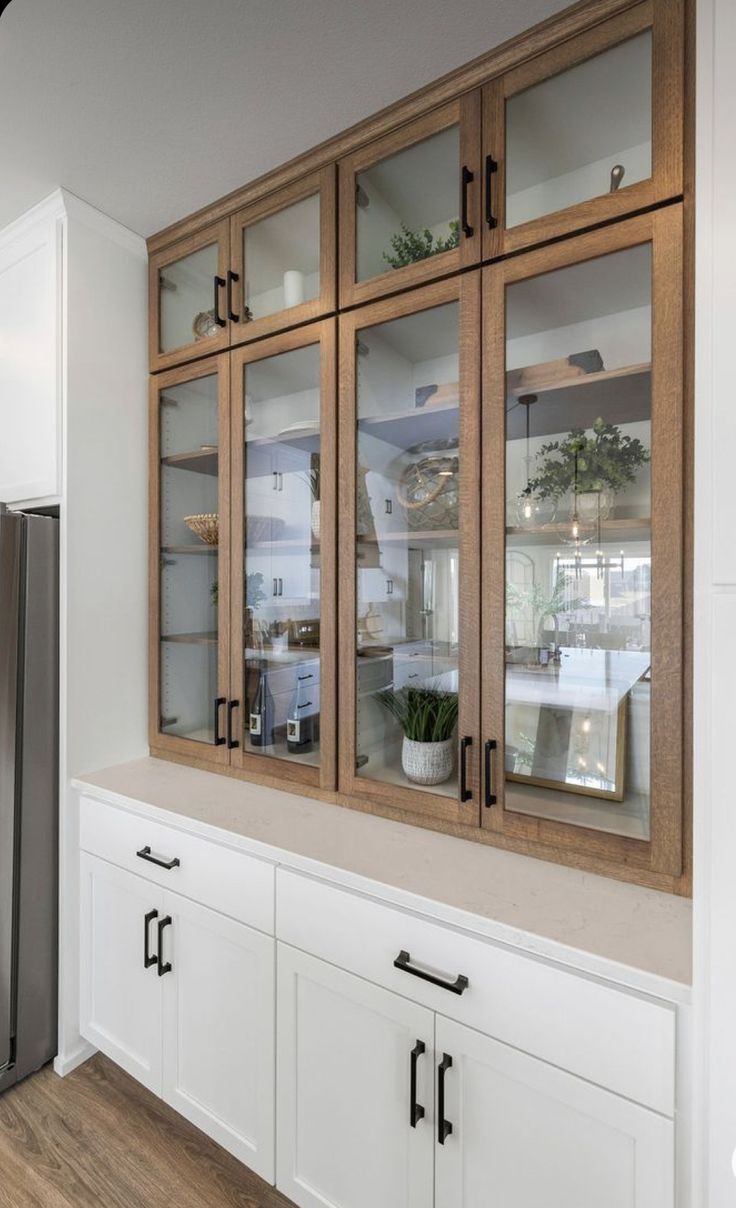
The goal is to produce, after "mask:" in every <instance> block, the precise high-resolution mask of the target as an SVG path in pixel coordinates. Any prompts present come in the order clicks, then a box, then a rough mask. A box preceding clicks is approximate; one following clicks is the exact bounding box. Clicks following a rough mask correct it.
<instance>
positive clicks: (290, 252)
mask: <svg viewBox="0 0 736 1208" xmlns="http://www.w3.org/2000/svg"><path fill="white" fill-rule="evenodd" d="M319 204H320V203H319V194H318V193H315V194H314V196H312V197H305V198H303V200H302V201H297V202H296V203H295V204H294V205H291V206H287V207H286V209H283V210H279V211H278V212H277V213H275V214H269V215H268V217H266V218H261V219H260V220H259V221H258V222H254V223H252V224H251V225H250V226H247V227H245V229H244V231H243V264H244V265H245V290H244V297H245V313H244V315H243V316H242V317H243V318H245V319H246V320H249V319H261V318H263V317H264V316H265V315H272V314H275V313H276V312H277V311H280V310H286V309H288V308H289V307H292V306H299V305H300V304H301V303H302V302H309V301H311V300H312V299H313V298H318V297H319V291H320V277H319V261H320V219H319Z"/></svg>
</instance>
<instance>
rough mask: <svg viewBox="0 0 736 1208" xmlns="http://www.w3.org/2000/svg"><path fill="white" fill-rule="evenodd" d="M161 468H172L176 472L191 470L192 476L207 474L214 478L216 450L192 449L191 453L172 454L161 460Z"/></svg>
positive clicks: (216, 467) (216, 463)
mask: <svg viewBox="0 0 736 1208" xmlns="http://www.w3.org/2000/svg"><path fill="white" fill-rule="evenodd" d="M161 465H162V466H173V467H174V468H175V469H178V470H191V471H192V472H193V473H194V474H207V475H209V477H210V478H216V477H217V473H218V451H217V449H193V450H192V452H191V453H172V454H171V455H170V456H169V457H162V458H161Z"/></svg>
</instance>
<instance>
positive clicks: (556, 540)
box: [506, 516, 652, 552]
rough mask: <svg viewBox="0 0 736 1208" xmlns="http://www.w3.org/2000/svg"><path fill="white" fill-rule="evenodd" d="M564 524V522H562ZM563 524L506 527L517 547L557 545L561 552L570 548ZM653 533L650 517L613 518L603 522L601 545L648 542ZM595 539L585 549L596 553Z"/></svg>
mask: <svg viewBox="0 0 736 1208" xmlns="http://www.w3.org/2000/svg"><path fill="white" fill-rule="evenodd" d="M562 523H564V521H563V522H562ZM560 528H561V523H560V522H557V523H554V524H540V525H538V526H537V527H536V528H521V527H517V526H513V525H512V526H508V525H507V527H506V536H507V538H508V539H509V541H510V542H511V543H512V544H513V545H516V546H519V545H556V546H558V547H559V549H560V552H562V550H563V549H565V548H569V547H566V546H565V543H564V541H563V540H562V538H561V536H560ZM651 531H652V521H651V518H650V517H649V516H632V517H612V518H610V519H608V520H601V544H604V543H610V542H612V541H613V542H616V541H646V540H648V539H649V537H650V535H651ZM595 547H596V541H595V539H593V540H591V541H589V542H588V543H587V544H586V545H585V546H583V549H587V550H591V551H594V550H595Z"/></svg>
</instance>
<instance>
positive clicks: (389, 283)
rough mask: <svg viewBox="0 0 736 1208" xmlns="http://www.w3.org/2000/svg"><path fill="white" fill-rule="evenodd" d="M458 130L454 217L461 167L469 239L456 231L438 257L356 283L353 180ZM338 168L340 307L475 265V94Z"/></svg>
mask: <svg viewBox="0 0 736 1208" xmlns="http://www.w3.org/2000/svg"><path fill="white" fill-rule="evenodd" d="M455 125H457V126H459V129H460V161H459V163H458V165H457V172H458V181H457V187H458V214H459V213H460V189H461V181H460V172H461V168H462V166H463V165H464V166H465V167H467V168H468V169H469V171H470V172H471V173H472V180H471V181H470V182H469V184H468V187H467V188H468V192H467V197H468V222H469V224H470V227H471V228H472V235H469V236H466V235H464V234H463V232H462V231H461V232H460V243H459V245H458V247H457V248H453V250H452V251H449V252H440V253H439V255H436V256H429V257H428V258H427V259H426V260H419V261H417V262H416V263H415V264H409V265H406V266H405V267H404V268H399V269H388V270H387V271H386V272H384V273H381V274H380V275H379V276H377V277H371V278H369V279H368V280H366V281H357V280H356V270H357V246H356V238H357V236H356V221H355V188H356V178H357V177H358V176H359V174H360V173H361V172H364V171H365V170H366V168H368V167H370V166H371V165H372V164H375V163H378V162H379V161H380V160H383V159H386V158H388V157H389V156H391V155H395V154H397V153H398V152H400V151H403V150H405V149H406V148H408V147H411V146H413V145H414V144H415V143H419V142H422V141H423V140H424V139H426V138H430V137H431V136H432V135H433V134H439V133H440V131H442V130H446V129H447V128H448V127H450V126H455ZM338 169H339V180H340V183H339V197H340V202H339V205H340V255H339V272H340V306H341V307H346V306H354V305H355V304H356V303H361V302H367V301H369V300H370V299H372V298H378V297H380V296H382V295H384V294H388V293H395V292H396V291H397V290H402V289H411V288H413V287H414V286H416V285H421V284H423V283H424V282H426V281H431V280H432V279H434V278H436V277H442V276H444V275H445V274H447V273H454V272H456V271H457V270H458V269H459V268H465V267H467V266H468V265H471V264H475V263H478V261H479V260H480V252H481V228H480V203H481V179H480V95H479V93H477V92H472V93H468V94H467V95H465V96H461V97H458V98H457V100H454V101H452V102H451V103H450V104H449V105H444V106H443V107H442V108H441V109H436V110H434V111H433V112H432V113H428V114H425V116H424V117H422V118H419V119H418V120H417V121H415V122H411V123H410V124H408V125H406V126H401V127H400V128H399V129H398V130H393V131H392V132H391V133H389V134H386V135H384V136H383V138H379V139H377V140H376V141H375V142H372V143H368V144H367V145H366V146H364V147H361V148H360V149H359V150H357V151H354V152H353V153H352V154H351V155H348V156H346V158H345V159H343V160H342V161H341V162H340V164H339V165H338Z"/></svg>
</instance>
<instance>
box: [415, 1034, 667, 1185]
mask: <svg viewBox="0 0 736 1208" xmlns="http://www.w3.org/2000/svg"><path fill="white" fill-rule="evenodd" d="M447 1058H450V1059H451V1062H452V1064H451V1065H447ZM443 1059H444V1060H445V1064H446V1065H447V1068H446V1069H445V1072H444V1105H443V1106H444V1119H445V1120H446V1121H447V1122H448V1124H449V1125H451V1128H452V1131H451V1132H449V1135H447V1136H446V1137H445V1139H444V1143H443V1144H440V1143H439V1139H438V1140H437V1144H436V1156H435V1168H436V1180H437V1182H436V1199H435V1208H489V1205H490V1204H498V1205H499V1206H502V1208H592V1206H593V1205H595V1208H673V1204H674V1187H673V1179H674V1174H673V1171H674V1153H673V1130H674V1126H673V1124H672V1121H670V1120H667V1119H665V1118H664V1117H662V1116H659V1115H657V1114H656V1113H655V1112H651V1111H649V1110H648V1109H646V1108H643V1107H639V1106H637V1105H636V1104H634V1103H631V1102H629V1101H628V1100H627V1099H622V1098H620V1097H619V1096H617V1095H613V1094H611V1093H610V1092H609V1091H604V1090H601V1089H600V1088H598V1087H596V1086H593V1085H592V1084H591V1083H588V1082H584V1081H583V1080H581V1079H579V1078H575V1077H574V1076H572V1075H571V1074H566V1073H564V1072H563V1071H562V1070H559V1069H557V1068H555V1067H554V1066H550V1065H547V1064H546V1063H545V1062H542V1061H539V1060H537V1059H536V1058H533V1057H529V1056H527V1055H526V1054H525V1053H521V1052H519V1051H518V1050H516V1049H512V1048H509V1047H508V1046H507V1045H503V1044H499V1043H498V1042H497V1041H495V1040H491V1039H490V1038H489V1037H487V1036H483V1035H481V1034H480V1033H479V1032H475V1031H473V1030H472V1029H470V1028H466V1027H463V1026H461V1025H460V1024H456V1023H453V1022H451V1021H450V1020H447V1019H444V1018H442V1017H441V1016H437V1020H436V1064H437V1066H438V1067H439V1065H440V1063H442V1061H443ZM441 1097H442V1092H441V1087H440V1084H439V1083H438V1115H439V1114H440V1103H439V1101H440V1099H441ZM445 1131H447V1125H446V1126H445Z"/></svg>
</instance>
